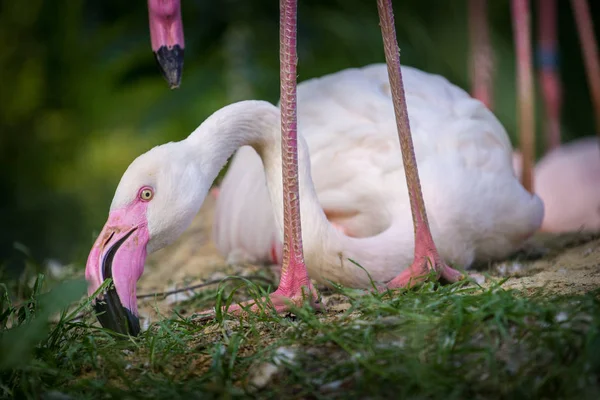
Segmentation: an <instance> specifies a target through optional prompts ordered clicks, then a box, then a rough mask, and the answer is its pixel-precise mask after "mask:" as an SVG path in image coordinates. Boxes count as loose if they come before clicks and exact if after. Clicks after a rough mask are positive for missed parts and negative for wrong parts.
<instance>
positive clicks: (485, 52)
mask: <svg viewBox="0 0 600 400" xmlns="http://www.w3.org/2000/svg"><path fill="white" fill-rule="evenodd" d="M488 25H489V24H488V20H487V0H469V36H470V42H471V60H470V64H471V68H470V74H471V83H472V88H471V95H472V96H473V97H474V98H476V99H477V100H479V101H481V102H482V103H483V104H485V106H486V107H487V108H489V109H490V110H491V109H492V108H493V106H494V87H493V83H492V82H493V75H494V54H493V52H492V47H491V45H490V33H489V26H488Z"/></svg>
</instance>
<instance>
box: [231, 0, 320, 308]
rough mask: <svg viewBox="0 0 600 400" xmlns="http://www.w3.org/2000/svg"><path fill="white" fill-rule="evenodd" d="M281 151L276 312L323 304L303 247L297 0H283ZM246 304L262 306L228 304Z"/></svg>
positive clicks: (317, 306) (281, 29)
mask: <svg viewBox="0 0 600 400" xmlns="http://www.w3.org/2000/svg"><path fill="white" fill-rule="evenodd" d="M280 7H281V20H280V44H281V47H280V61H281V77H280V78H281V107H280V109H281V150H282V169H283V215H284V228H283V263H282V267H281V280H280V282H279V287H278V288H277V290H276V291H275V292H274V293H272V294H271V295H270V300H271V302H272V304H273V306H274V308H275V310H276V312H278V313H280V312H285V311H287V310H289V308H290V304H293V305H295V306H300V305H302V304H303V302H304V301H305V300H309V302H310V303H311V304H312V305H313V306H314V307H315V308H319V307H320V301H319V295H318V293H317V291H316V289H315V288H314V287H313V285H312V283H311V282H310V278H309V277H308V271H307V269H306V265H305V264H304V254H303V250H302V230H301V225H300V196H299V187H298V141H297V121H296V64H297V61H298V59H297V54H296V33H297V30H296V19H297V0H281V1H280ZM243 307H250V311H257V310H258V309H259V306H257V305H256V304H254V302H246V303H242V304H240V305H234V306H232V307H229V312H230V313H234V314H243V313H244V310H243Z"/></svg>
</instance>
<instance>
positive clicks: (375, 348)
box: [0, 198, 600, 399]
mask: <svg viewBox="0 0 600 400" xmlns="http://www.w3.org/2000/svg"><path fill="white" fill-rule="evenodd" d="M213 207H214V200H213V199H212V198H209V199H207V202H206V203H205V205H204V206H203V208H202V210H201V212H200V213H199V215H198V216H197V218H196V219H195V221H194V223H193V224H192V226H191V227H190V229H189V230H188V231H187V232H186V233H185V234H184V235H183V236H182V237H181V238H180V240H179V241H178V242H177V243H175V244H173V245H172V246H170V247H169V248H167V249H165V250H163V251H161V252H159V253H156V254H155V255H153V256H152V257H150V259H149V260H148V265H147V267H146V271H145V273H144V275H143V278H142V279H141V280H140V282H139V286H138V294H139V295H144V294H152V293H156V292H161V291H166V290H172V289H174V288H175V287H182V286H187V285H194V284H199V283H203V282H215V281H216V282H217V283H213V284H210V285H208V286H205V287H203V288H199V289H195V290H187V291H186V292H184V293H178V294H175V295H170V296H167V297H166V298H165V296H156V295H154V296H149V297H146V298H144V299H140V311H141V315H142V317H143V319H142V320H143V322H144V323H143V327H144V329H145V330H144V332H143V333H142V334H141V335H140V336H139V337H137V338H119V337H117V336H115V335H114V334H112V333H110V332H108V331H105V330H103V329H100V328H98V325H97V323H96V322H95V319H94V317H93V316H92V315H91V314H90V307H89V302H88V303H82V304H81V305H80V306H79V307H77V308H75V309H73V311H72V312H71V314H68V315H63V316H61V317H60V319H59V322H58V323H57V324H54V325H52V327H51V329H50V331H49V332H47V333H45V334H44V335H46V336H45V339H42V338H43V337H44V336H40V337H39V338H37V337H36V338H35V340H36V341H35V342H34V343H37V344H36V345H35V348H34V350H33V351H32V353H33V355H30V356H29V357H17V358H15V357H16V356H15V357H13V359H12V361H10V362H4V360H2V357H0V397H2V396H3V395H4V396H16V397H34V398H40V397H42V398H47V399H51V398H53V399H59V398H60V399H68V398H69V399H70V398H100V397H101V398H107V397H117V398H171V399H176V398H186V399H187V398H197V397H202V398H222V397H226V398H233V397H256V398H275V399H277V398H298V399H305V398H307V399H313V398H357V399H358V398H372V399H378V398H406V397H408V398H440V399H441V398H443V399H448V398H457V399H464V398H475V399H484V398H485V399H488V398H510V399H519V398H524V399H525V398H526V399H533V398H573V399H586V398H589V399H596V398H600V234H583V233H577V234H568V235H543V234H540V235H536V236H535V237H534V238H533V239H531V240H530V241H529V242H527V243H526V244H525V245H524V247H523V249H522V250H521V251H520V252H518V253H517V254H515V255H513V256H511V257H510V259H508V260H504V261H502V262H496V263H491V264H489V265H479V266H476V269H475V273H476V274H477V275H475V277H476V278H477V279H475V281H478V282H480V284H481V285H478V284H476V283H470V284H467V285H465V284H454V285H439V284H437V283H433V282H430V283H426V284H424V285H423V286H421V287H419V288H417V289H412V290H399V291H394V292H387V293H381V294H380V293H372V292H365V291H359V290H350V289H345V288H341V287H336V288H329V289H324V288H322V289H321V293H322V295H323V302H324V303H325V305H326V311H325V312H322V313H314V312H313V311H312V310H311V309H310V308H308V307H303V308H299V309H296V310H295V311H294V315H291V314H288V315H274V314H272V313H271V312H269V309H268V308H265V311H264V312H263V313H258V314H252V315H250V316H248V317H246V318H236V317H233V316H231V315H228V314H221V315H218V316H217V318H215V319H211V320H208V321H206V320H204V319H202V318H200V317H199V316H198V314H197V313H198V312H199V311H200V310H204V309H207V308H210V307H213V306H214V305H215V304H216V303H217V304H218V303H221V304H223V303H225V302H228V301H231V300H232V299H233V300H239V299H244V298H255V299H256V298H260V296H261V295H263V294H265V293H266V292H267V291H268V290H270V287H272V286H273V285H275V284H276V282H277V279H278V277H277V269H276V268H270V267H265V266H254V265H243V266H226V265H225V263H224V261H223V259H222V258H221V257H220V256H219V255H218V253H217V252H216V249H215V248H214V245H213V244H212V242H211V240H210V226H211V224H212V219H211V216H212V210H213ZM226 276H244V277H245V278H246V279H247V280H246V281H240V280H229V281H227V282H226V283H218V282H220V281H221V280H222V279H223V278H225V277H226ZM63 291H64V290H63ZM40 297H41V296H40ZM33 298H36V296H32V299H33ZM0 300H2V299H0ZM36 301H37V300H36ZM38 303H39V304H41V305H42V306H39V307H38V305H37V304H38ZM29 304H30V305H29V306H27V307H25V306H22V307H20V308H18V307H13V308H12V309H9V310H10V312H9V317H8V318H7V319H8V320H10V321H12V324H13V326H14V325H19V324H21V326H19V327H18V328H17V329H19V328H23V329H25V330H21V331H17V330H16V329H13V332H12V333H13V335H12V337H11V335H10V333H11V330H8V331H5V332H7V333H6V335H5V336H4V337H3V336H2V335H1V333H2V330H0V355H2V352H3V351H4V352H5V353H8V350H9V349H10V350H13V349H14V348H18V347H19V346H18V345H19V344H21V343H23V342H24V341H26V334H27V333H28V332H31V331H32V326H33V325H34V324H35V322H36V319H35V318H33V317H27V316H25V317H23V315H29V314H28V313H30V314H31V315H33V311H32V310H37V309H38V308H40V309H42V311H43V310H44V307H43V302H42V300H41V298H40V300H39V301H37V303H36V302H35V301H31V302H30V303H29ZM26 305H27V303H26ZM3 310H4V306H3V307H0V322H1V321H2V318H5V316H6V315H7V314H6V313H4V316H3V315H2V314H3ZM85 310H87V315H86V316H85V317H84V318H83V319H82V318H81V317H80V315H81V313H82V311H85ZM38 320H39V318H38ZM16 321H18V322H16ZM23 321H24V322H23ZM27 324H29V325H27ZM9 326H10V322H9ZM0 328H2V326H1V325H0ZM123 339H125V340H123ZM40 340H41V341H40ZM13 353H14V354H18V353H17V352H13ZM9 358H10V357H9ZM3 362H4V363H3ZM8 365H10V366H11V367H12V369H11V370H6V369H3V366H4V368H6V367H7V366H8ZM7 371H8V372H7Z"/></svg>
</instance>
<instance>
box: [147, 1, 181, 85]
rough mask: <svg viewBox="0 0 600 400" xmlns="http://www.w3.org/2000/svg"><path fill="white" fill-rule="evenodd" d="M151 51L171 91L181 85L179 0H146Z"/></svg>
mask: <svg viewBox="0 0 600 400" xmlns="http://www.w3.org/2000/svg"><path fill="white" fill-rule="evenodd" d="M148 16H149V20H150V39H151V41H152V51H153V52H154V56H155V57H156V61H157V62H158V65H159V66H160V69H161V71H162V73H163V75H164V77H165V79H166V80H167V82H168V83H169V87H170V88H171V89H175V88H177V87H179V85H180V84H181V72H182V70H183V53H184V47H185V45H184V40H183V21H182V19H181V4H180V0H148Z"/></svg>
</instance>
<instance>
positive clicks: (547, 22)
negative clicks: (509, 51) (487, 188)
mask: <svg viewBox="0 0 600 400" xmlns="http://www.w3.org/2000/svg"><path fill="white" fill-rule="evenodd" d="M512 6H513V21H514V28H515V45H516V47H517V68H518V87H519V110H520V126H519V133H520V136H521V143H520V148H521V152H515V154H514V157H513V159H514V160H513V163H514V168H515V171H516V173H517V175H518V176H522V178H523V183H524V185H525V186H526V187H527V188H528V190H534V191H535V193H536V194H538V195H539V196H540V197H541V199H542V200H543V202H544V207H545V213H544V221H543V223H542V226H541V230H542V231H547V232H568V231H576V230H589V231H598V230H600V153H599V144H600V143H599V140H598V138H597V137H585V138H582V139H578V140H575V141H573V142H572V143H568V144H564V145H562V146H561V144H560V142H561V139H560V137H561V134H560V126H561V110H562V86H561V81H560V77H559V71H558V67H557V59H558V46H557V34H556V31H557V23H556V0H538V3H537V6H538V7H537V11H538V16H539V30H538V52H539V53H538V54H539V64H540V65H539V72H538V74H539V78H538V79H539V82H540V84H541V89H542V95H543V100H544V110H545V114H546V115H545V120H546V126H545V134H546V152H547V154H546V155H545V156H544V157H543V158H542V159H541V160H540V161H539V162H538V163H537V165H535V168H534V167H533V160H534V136H535V135H534V125H533V121H534V119H533V109H534V104H533V79H532V72H531V71H532V62H531V44H530V27H529V19H530V16H529V15H530V12H529V5H528V0H513V3H512ZM572 7H573V10H574V14H575V20H576V25H577V27H578V31H579V36H580V39H581V43H582V53H583V56H584V60H585V65H586V71H587V76H588V81H589V85H590V89H591V94H592V100H593V105H594V110H595V118H596V130H597V132H598V134H600V66H599V64H598V62H599V61H598V51H597V44H596V42H595V39H594V35H593V27H592V20H591V17H590V12H589V8H588V5H587V2H586V0H572ZM469 9H470V25H471V30H470V31H471V38H472V39H471V43H472V53H471V54H472V57H471V71H472V74H471V79H472V82H473V88H472V94H473V96H474V97H475V98H478V99H479V100H481V101H482V102H483V103H484V104H486V105H488V106H489V107H490V108H491V107H492V104H493V85H492V81H493V79H492V75H493V58H492V57H493V54H492V52H491V46H490V44H489V33H488V26H487V19H486V0H470V2H469Z"/></svg>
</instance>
